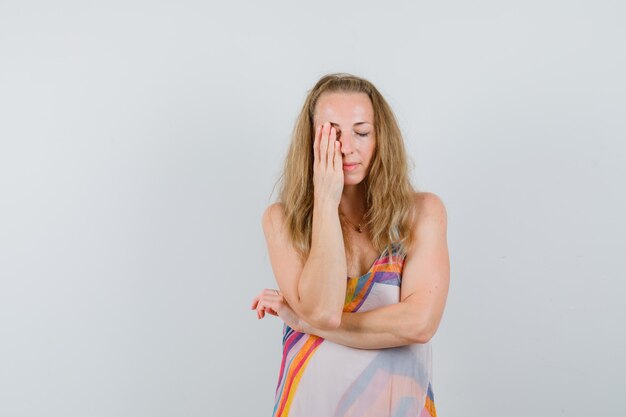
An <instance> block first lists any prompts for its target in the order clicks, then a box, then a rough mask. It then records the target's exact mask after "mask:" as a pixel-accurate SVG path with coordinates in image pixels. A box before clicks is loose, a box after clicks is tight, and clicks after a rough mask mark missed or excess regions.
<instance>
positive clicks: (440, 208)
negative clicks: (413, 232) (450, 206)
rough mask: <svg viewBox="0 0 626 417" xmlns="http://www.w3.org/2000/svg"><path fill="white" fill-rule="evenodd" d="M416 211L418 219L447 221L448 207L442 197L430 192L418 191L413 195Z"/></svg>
mask: <svg viewBox="0 0 626 417" xmlns="http://www.w3.org/2000/svg"><path fill="white" fill-rule="evenodd" d="M413 201H414V203H415V211H416V213H417V216H418V218H422V219H423V218H425V217H436V218H439V219H441V220H445V219H446V217H447V212H446V206H445V205H444V203H443V200H442V199H441V197H439V196H438V195H437V194H435V193H433V192H430V191H417V192H415V193H414V194H413Z"/></svg>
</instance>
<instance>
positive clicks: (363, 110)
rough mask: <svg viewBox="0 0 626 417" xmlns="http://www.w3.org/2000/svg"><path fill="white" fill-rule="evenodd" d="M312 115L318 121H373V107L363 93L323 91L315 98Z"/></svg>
mask: <svg viewBox="0 0 626 417" xmlns="http://www.w3.org/2000/svg"><path fill="white" fill-rule="evenodd" d="M313 117H314V119H315V121H316V122H320V123H321V122H324V121H331V122H334V123H339V124H341V123H349V124H352V122H353V121H354V122H369V123H373V119H374V108H373V107H372V102H371V100H370V98H369V96H368V95H367V94H365V93H323V94H322V95H321V96H320V97H319V98H318V99H317V104H316V106H315V114H314V116H313Z"/></svg>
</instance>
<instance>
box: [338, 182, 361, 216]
mask: <svg viewBox="0 0 626 417" xmlns="http://www.w3.org/2000/svg"><path fill="white" fill-rule="evenodd" d="M339 211H340V212H341V213H343V214H344V215H346V216H348V217H350V218H357V219H360V218H361V216H362V215H363V214H364V213H365V185H364V184H363V182H360V183H358V184H354V185H352V184H351V185H344V186H343V194H342V195H341V201H340V202H339Z"/></svg>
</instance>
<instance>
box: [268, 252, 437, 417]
mask: <svg viewBox="0 0 626 417" xmlns="http://www.w3.org/2000/svg"><path fill="white" fill-rule="evenodd" d="M391 248H392V250H391V252H392V253H391V255H393V256H389V253H388V251H387V250H385V251H383V253H382V254H381V255H380V256H379V257H378V258H376V260H375V261H374V263H373V265H372V266H371V267H370V270H369V271H368V272H367V273H366V274H365V275H363V276H361V277H354V278H352V277H348V279H347V291H346V302H345V305H344V309H343V311H344V312H359V311H361V312H362V311H368V310H371V309H375V308H378V307H382V306H384V305H389V304H392V303H398V302H399V301H400V283H401V279H402V267H403V265H404V257H403V256H400V255H398V253H397V252H398V248H399V247H398V246H397V245H392V246H391ZM431 352H432V350H431V344H430V341H429V342H428V343H425V344H417V343H416V344H410V345H405V346H398V347H392V348H384V349H357V348H353V347H348V346H344V345H341V344H337V343H334V342H332V341H330V340H326V339H324V338H322V337H319V336H316V335H310V334H306V333H300V332H296V331H294V330H293V329H292V328H291V327H289V326H287V325H286V324H284V325H283V354H282V360H281V364H280V372H279V375H278V384H277V387H276V395H275V401H274V412H273V414H272V417H287V416H289V417H436V416H437V413H436V411H435V403H434V397H433V390H432V387H431V376H432V360H431V359H432V353H431Z"/></svg>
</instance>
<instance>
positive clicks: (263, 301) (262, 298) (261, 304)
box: [251, 288, 306, 333]
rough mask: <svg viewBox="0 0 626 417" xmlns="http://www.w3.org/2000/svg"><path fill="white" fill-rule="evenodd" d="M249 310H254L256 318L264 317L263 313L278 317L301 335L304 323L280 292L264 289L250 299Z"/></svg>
mask: <svg viewBox="0 0 626 417" xmlns="http://www.w3.org/2000/svg"><path fill="white" fill-rule="evenodd" d="M251 309H252V310H254V309H256V311H257V318H259V319H262V318H263V317H265V312H266V311H267V312H268V313H269V314H271V315H273V316H278V317H280V318H281V319H283V321H284V322H285V323H286V324H287V326H289V327H291V328H292V329H293V330H295V331H296V332H300V333H303V332H304V329H305V325H306V323H305V322H304V320H302V319H300V317H298V315H297V314H296V313H295V311H293V309H292V308H291V307H289V304H287V300H285V297H283V295H282V294H281V293H280V291H277V290H273V289H269V288H266V289H264V290H263V291H261V292H260V293H259V295H257V296H256V297H254V298H253V299H252V306H251Z"/></svg>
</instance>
